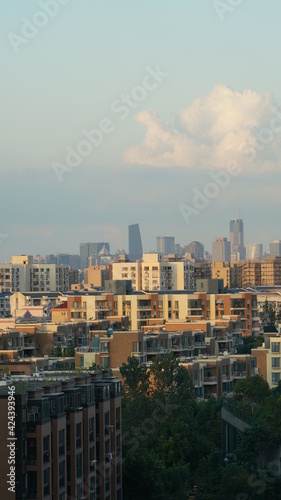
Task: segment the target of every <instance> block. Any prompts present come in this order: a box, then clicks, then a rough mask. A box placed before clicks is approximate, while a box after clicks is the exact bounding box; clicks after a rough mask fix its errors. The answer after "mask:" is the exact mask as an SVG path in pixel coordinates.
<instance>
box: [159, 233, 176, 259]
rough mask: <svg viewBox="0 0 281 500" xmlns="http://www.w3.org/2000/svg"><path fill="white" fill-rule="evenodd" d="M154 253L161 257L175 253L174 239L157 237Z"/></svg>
mask: <svg viewBox="0 0 281 500" xmlns="http://www.w3.org/2000/svg"><path fill="white" fill-rule="evenodd" d="M156 251H157V253H161V254H162V255H169V254H170V253H175V238H174V236H157V238H156Z"/></svg>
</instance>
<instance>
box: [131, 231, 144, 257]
mask: <svg viewBox="0 0 281 500" xmlns="http://www.w3.org/2000/svg"><path fill="white" fill-rule="evenodd" d="M128 229H129V260H130V261H135V260H139V259H142V253H143V252H142V242H141V234H140V228H139V225H138V224H131V225H130V226H129V228H128Z"/></svg>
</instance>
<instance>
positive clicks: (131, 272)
mask: <svg viewBox="0 0 281 500" xmlns="http://www.w3.org/2000/svg"><path fill="white" fill-rule="evenodd" d="M112 279H113V280H131V282H132V289H133V290H134V291H138V290H141V289H142V264H141V262H140V261H135V262H113V263H112Z"/></svg>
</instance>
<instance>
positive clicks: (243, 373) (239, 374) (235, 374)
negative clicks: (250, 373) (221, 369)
mask: <svg viewBox="0 0 281 500" xmlns="http://www.w3.org/2000/svg"><path fill="white" fill-rule="evenodd" d="M246 375H247V372H246V370H243V371H237V370H235V371H234V372H233V377H246Z"/></svg>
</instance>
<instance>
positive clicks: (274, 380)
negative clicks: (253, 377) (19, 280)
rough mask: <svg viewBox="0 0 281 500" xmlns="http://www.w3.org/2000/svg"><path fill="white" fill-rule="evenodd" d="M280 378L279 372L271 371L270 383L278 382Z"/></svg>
mask: <svg viewBox="0 0 281 500" xmlns="http://www.w3.org/2000/svg"><path fill="white" fill-rule="evenodd" d="M279 380H280V373H272V383H273V384H278V382H279Z"/></svg>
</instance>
